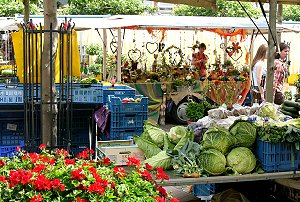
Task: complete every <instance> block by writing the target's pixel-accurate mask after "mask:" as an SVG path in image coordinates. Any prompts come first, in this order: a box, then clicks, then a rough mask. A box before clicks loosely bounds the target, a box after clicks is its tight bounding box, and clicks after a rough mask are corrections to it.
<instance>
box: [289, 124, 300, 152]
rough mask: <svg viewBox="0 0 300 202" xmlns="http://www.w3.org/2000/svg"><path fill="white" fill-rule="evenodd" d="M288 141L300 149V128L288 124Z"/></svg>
mask: <svg viewBox="0 0 300 202" xmlns="http://www.w3.org/2000/svg"><path fill="white" fill-rule="evenodd" d="M286 141H287V142H289V143H292V144H293V145H294V147H295V149H296V150H298V151H299V150H300V128H296V127H294V126H292V125H291V126H288V128H287V131H286Z"/></svg>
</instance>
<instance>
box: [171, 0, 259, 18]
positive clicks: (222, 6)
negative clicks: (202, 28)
mask: <svg viewBox="0 0 300 202" xmlns="http://www.w3.org/2000/svg"><path fill="white" fill-rule="evenodd" d="M242 5H243V6H244V8H245V9H246V10H247V12H248V13H249V14H250V16H252V17H255V18H258V17H259V16H260V12H259V11H258V10H257V9H256V8H255V7H254V5H253V4H252V3H244V2H243V3H242ZM217 7H218V9H217V10H216V11H213V10H209V9H206V8H202V7H194V6H187V5H178V6H176V7H175V8H174V14H175V15H180V16H215V17H247V14H246V13H245V11H244V10H243V9H242V8H241V6H240V5H239V4H238V3H237V2H234V1H225V0H218V1H217Z"/></svg>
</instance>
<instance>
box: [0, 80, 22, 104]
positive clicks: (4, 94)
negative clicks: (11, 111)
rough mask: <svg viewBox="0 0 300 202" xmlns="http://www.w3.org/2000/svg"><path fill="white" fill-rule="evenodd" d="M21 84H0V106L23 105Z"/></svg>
mask: <svg viewBox="0 0 300 202" xmlns="http://www.w3.org/2000/svg"><path fill="white" fill-rule="evenodd" d="M23 97H24V96H23V85H22V84H0V104H14V105H15V104H23V103H24V102H23V100H24V98H23Z"/></svg>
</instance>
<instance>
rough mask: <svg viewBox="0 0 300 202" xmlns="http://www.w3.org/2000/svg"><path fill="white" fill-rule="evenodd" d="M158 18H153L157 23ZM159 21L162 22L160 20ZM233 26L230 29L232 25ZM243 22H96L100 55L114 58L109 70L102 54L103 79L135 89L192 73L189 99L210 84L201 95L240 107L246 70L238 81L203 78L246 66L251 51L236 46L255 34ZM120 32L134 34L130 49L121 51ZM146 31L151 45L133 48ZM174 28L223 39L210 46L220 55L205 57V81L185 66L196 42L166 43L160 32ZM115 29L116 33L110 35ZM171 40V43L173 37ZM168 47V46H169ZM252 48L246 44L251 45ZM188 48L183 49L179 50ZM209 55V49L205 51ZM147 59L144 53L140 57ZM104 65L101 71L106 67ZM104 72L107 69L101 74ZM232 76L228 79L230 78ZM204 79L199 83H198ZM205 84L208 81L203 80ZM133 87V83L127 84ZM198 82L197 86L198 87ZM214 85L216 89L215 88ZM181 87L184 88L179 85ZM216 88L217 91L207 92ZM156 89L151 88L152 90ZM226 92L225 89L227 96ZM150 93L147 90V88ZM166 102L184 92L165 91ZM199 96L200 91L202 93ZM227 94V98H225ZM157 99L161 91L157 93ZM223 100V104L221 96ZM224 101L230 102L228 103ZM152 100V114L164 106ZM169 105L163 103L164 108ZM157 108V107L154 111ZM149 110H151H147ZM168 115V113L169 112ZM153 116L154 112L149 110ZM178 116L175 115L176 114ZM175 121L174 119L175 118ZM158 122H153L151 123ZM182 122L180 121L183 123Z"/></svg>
mask: <svg viewBox="0 0 300 202" xmlns="http://www.w3.org/2000/svg"><path fill="white" fill-rule="evenodd" d="M158 18H159V19H158ZM162 18H163V20H162ZM232 25H235V26H232ZM255 25H256V26H257V27H259V29H260V30H259V31H260V32H261V33H266V32H267V30H268V25H267V23H266V22H265V21H264V20H262V19H260V20H255ZM255 25H254V24H253V22H251V21H250V19H248V18H224V19H221V18H216V17H191V16H112V17H109V18H105V19H102V20H101V24H100V23H99V24H97V25H94V26H95V28H96V29H97V30H99V29H102V30H103V34H100V36H101V39H102V40H103V43H104V45H103V51H106V52H112V53H113V54H116V58H115V61H114V62H115V70H114V71H115V72H111V69H112V68H111V65H110V64H109V65H108V66H107V63H106V62H105V61H107V60H108V59H109V58H106V56H105V54H104V58H103V61H104V62H103V78H108V81H109V80H110V79H111V78H113V77H112V76H113V75H114V74H115V76H116V80H117V82H125V83H127V84H128V85H131V86H132V85H134V86H136V87H137V88H138V85H139V84H142V85H145V84H143V83H145V82H148V83H165V82H173V83H174V82H175V80H182V81H184V82H185V83H187V82H188V81H187V79H186V78H187V76H188V75H189V74H191V73H192V79H195V80H198V81H199V83H198V84H196V85H195V87H194V90H193V93H194V94H193V96H195V98H199V99H201V95H198V94H197V93H199V92H200V91H201V88H202V89H203V88H204V87H205V86H207V85H206V84H207V83H210V84H211V85H209V86H211V87H212V88H211V89H210V90H209V91H208V92H206V93H205V95H206V96H208V98H209V99H211V100H212V101H213V102H215V103H217V104H218V105H219V104H223V103H225V102H226V104H229V105H232V104H234V103H240V104H243V102H244V100H245V98H246V95H247V93H248V91H249V89H250V80H249V72H248V75H247V76H246V78H243V79H240V78H239V77H237V78H234V76H232V77H231V79H230V78H228V77H227V76H225V75H221V74H219V73H218V74H217V77H216V78H213V79H211V80H210V79H209V76H210V75H211V74H215V73H212V72H213V71H215V72H218V71H223V72H224V74H225V72H226V71H227V70H228V69H230V68H232V67H233V68H234V69H235V71H239V73H238V74H240V75H242V73H243V69H244V68H246V67H247V65H249V64H250V60H251V57H252V56H251V55H252V51H253V50H252V48H253V46H251V47H252V48H251V47H250V48H249V49H246V51H245V49H244V46H242V45H240V44H242V43H243V42H244V41H245V39H246V38H247V35H251V34H255V32H258V30H257V27H256V26H255ZM108 30H110V32H111V34H112V40H111V41H110V42H109V41H107V38H108V37H107V36H108V35H109V34H108V33H107V32H108ZM126 30H130V31H131V30H134V33H133V35H132V36H130V37H133V43H132V46H131V48H127V50H126V51H125V52H124V50H123V48H124V46H123V44H124V40H125V37H126V36H127V35H126V33H127V32H128V31H126ZM145 30H146V31H147V32H148V34H150V35H152V36H153V35H154V36H155V37H156V41H148V42H147V41H145V42H144V43H143V45H142V47H138V46H137V43H136V41H137V35H138V34H136V33H135V31H136V32H137V33H138V32H139V31H145ZM175 30H178V31H180V30H186V31H187V32H188V31H194V32H197V31H200V32H210V33H212V34H216V35H218V36H220V37H221V38H223V39H224V43H221V44H218V45H217V44H214V45H213V46H220V48H221V51H222V52H221V53H219V54H217V53H215V55H214V56H213V58H211V59H210V65H209V67H208V72H207V78H203V79H202V78H199V76H197V72H196V71H195V69H194V67H193V66H192V65H191V64H190V61H189V60H190V58H188V55H189V53H188V52H187V51H190V50H194V51H195V49H197V48H195V47H198V45H199V42H198V41H196V42H195V40H194V41H193V43H194V44H187V43H185V44H184V45H182V44H180V45H176V44H175V41H172V42H171V43H170V42H168V43H167V42H166V34H167V32H169V31H175ZM278 30H281V31H282V30H284V29H283V28H282V27H281V26H278ZM115 31H117V34H116V32H115ZM178 37H179V38H180V39H179V41H180V43H181V41H184V39H183V38H184V37H186V35H184V36H182V34H180V35H179V36H178ZM175 40H176V39H175ZM172 43H173V44H172ZM251 44H252V42H251ZM183 46H189V47H183ZM210 51H211V52H214V51H216V50H214V47H213V48H211V49H210ZM146 53H147V54H148V55H145V54H146ZM124 57H128V60H127V62H125V63H124V61H123V60H124ZM142 57H146V58H147V61H149V60H151V61H152V62H150V64H151V65H149V62H147V63H145V64H144V63H141V62H140V60H141V58H142ZM227 60H229V61H231V64H230V63H228V64H227V65H226V64H225V63H226V62H227ZM106 66H107V67H106ZM107 68H110V70H109V71H107ZM233 78H234V79H233ZM201 79H202V81H204V80H206V81H205V82H202V81H201ZM208 81H209V82H208ZM131 83H134V84H131ZM200 84H201V85H202V84H203V86H202V87H201V88H199V86H200ZM219 84H220V85H219ZM185 85H186V84H185ZM213 86H214V87H216V86H218V87H217V88H213ZM155 88H156V87H154V89H155ZM226 88H227V89H228V92H225V91H227V90H226ZM148 89H150V88H148ZM138 93H139V94H143V93H145V91H141V92H138ZM165 93H166V96H167V98H170V99H172V100H173V101H174V103H175V104H178V103H180V102H181V101H183V100H184V99H185V98H186V97H187V96H188V95H189V94H190V92H188V91H183V92H182V91H180V92H176V91H175V93H173V94H172V92H171V91H168V92H165ZM202 93H203V92H202ZM226 93H227V94H230V96H227V94H226ZM160 94H161V95H162V93H160ZM225 97H226V98H227V99H226V100H225V99H224V98H225ZM229 97H231V98H232V99H231V98H230V100H229ZM155 100H156V101H158V100H160V102H161V103H160V105H159V104H158V103H157V105H156V107H154V108H155V109H156V110H157V109H158V108H159V107H158V106H163V105H167V104H166V103H163V97H162V96H160V97H156V98H155ZM168 106H169V105H168ZM160 108H163V107H160ZM150 109H151V107H150ZM169 111H171V110H169ZM155 113H157V112H155ZM178 117H179V116H178ZM178 119H180V117H179V118H178ZM157 120H158V119H156V122H158V121H157ZM185 121H186V120H182V121H181V123H184V122H185Z"/></svg>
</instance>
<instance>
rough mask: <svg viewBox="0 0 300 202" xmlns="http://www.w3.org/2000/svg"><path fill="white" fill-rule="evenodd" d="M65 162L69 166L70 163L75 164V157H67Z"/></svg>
mask: <svg viewBox="0 0 300 202" xmlns="http://www.w3.org/2000/svg"><path fill="white" fill-rule="evenodd" d="M65 164H66V165H67V166H68V165H75V161H74V159H68V158H66V159H65Z"/></svg>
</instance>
